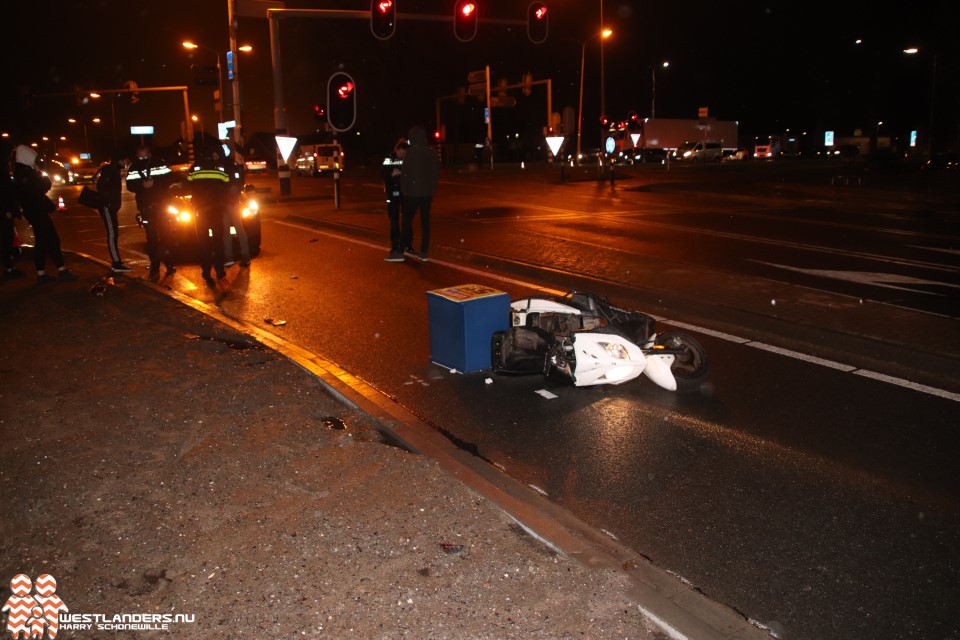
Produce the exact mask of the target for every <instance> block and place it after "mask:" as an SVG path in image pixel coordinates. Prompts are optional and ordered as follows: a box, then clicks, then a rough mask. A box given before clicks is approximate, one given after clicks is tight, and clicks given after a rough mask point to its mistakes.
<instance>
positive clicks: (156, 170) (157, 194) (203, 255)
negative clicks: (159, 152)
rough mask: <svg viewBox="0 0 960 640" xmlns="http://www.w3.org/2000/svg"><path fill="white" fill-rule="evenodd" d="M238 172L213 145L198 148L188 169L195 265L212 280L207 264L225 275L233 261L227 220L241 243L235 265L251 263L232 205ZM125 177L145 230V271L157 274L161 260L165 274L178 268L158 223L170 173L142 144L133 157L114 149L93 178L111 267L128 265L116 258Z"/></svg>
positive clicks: (236, 196) (125, 269) (118, 269)
mask: <svg viewBox="0 0 960 640" xmlns="http://www.w3.org/2000/svg"><path fill="white" fill-rule="evenodd" d="M241 175H242V174H241V171H240V169H239V167H238V166H237V165H236V163H234V162H232V161H231V160H230V159H229V158H227V157H226V154H225V153H224V151H223V150H222V149H221V148H218V147H216V146H208V147H205V148H203V149H202V150H201V152H200V154H199V157H198V159H197V162H196V163H194V165H193V167H192V168H191V169H190V172H189V173H188V174H187V181H188V182H189V183H190V186H191V196H192V202H193V204H194V207H195V209H196V214H197V215H196V218H195V224H196V232H197V240H198V244H199V246H200V269H201V272H202V275H203V279H204V280H206V281H207V282H212V281H213V276H212V275H211V273H210V272H211V269H212V270H214V271H215V272H216V275H217V278H224V277H225V276H226V268H227V267H230V266H233V264H235V262H234V260H233V240H232V238H231V237H230V235H229V234H228V233H226V229H229V228H230V227H231V226H233V227H234V229H236V233H237V237H238V239H239V243H240V266H241V267H247V266H249V265H250V245H249V241H248V239H247V235H246V233H245V232H244V230H243V224H242V221H241V220H240V219H239V215H240V214H239V210H238V209H237V201H238V199H239V193H240V182H241ZM124 179H125V180H126V186H127V190H128V191H130V192H131V193H133V194H134V195H135V197H136V203H137V222H138V223H139V224H140V226H142V227H143V229H144V232H145V234H146V239H147V255H148V257H149V258H150V274H149V275H150V277H151V278H156V277H158V276H159V275H160V264H161V262H162V263H163V265H164V266H165V268H166V274H167V275H171V274H173V273H175V272H176V270H177V268H176V265H175V264H174V260H173V254H172V252H171V245H170V243H169V242H168V241H167V238H165V237H164V234H165V230H166V228H165V225H164V224H163V222H164V219H163V216H164V215H166V213H165V205H166V203H167V198H168V196H169V186H170V184H171V182H172V180H173V179H174V174H173V172H172V171H171V170H170V168H169V167H168V166H167V165H166V164H165V163H164V162H163V161H162V160H160V159H158V158H155V157H154V156H153V153H152V151H151V149H150V147H149V146H147V145H141V146H140V147H139V148H138V149H137V154H136V158H135V159H134V160H133V161H130V160H129V159H128V158H126V157H125V156H124V154H123V153H117V154H114V157H113V159H112V161H111V162H110V164H108V165H106V166H104V167H103V168H102V169H101V170H100V174H99V177H98V179H97V192H98V193H99V194H100V198H101V207H100V210H99V211H100V217H101V218H102V219H103V224H104V227H105V229H106V232H107V248H108V250H109V252H110V259H111V261H112V267H111V269H112V270H113V271H114V272H117V273H123V272H128V271H132V269H131V268H130V267H128V266H127V265H125V264H124V263H123V260H121V258H120V252H119V248H118V245H117V237H118V231H119V227H118V224H117V218H118V213H119V211H120V199H121V184H122V182H123V181H124Z"/></svg>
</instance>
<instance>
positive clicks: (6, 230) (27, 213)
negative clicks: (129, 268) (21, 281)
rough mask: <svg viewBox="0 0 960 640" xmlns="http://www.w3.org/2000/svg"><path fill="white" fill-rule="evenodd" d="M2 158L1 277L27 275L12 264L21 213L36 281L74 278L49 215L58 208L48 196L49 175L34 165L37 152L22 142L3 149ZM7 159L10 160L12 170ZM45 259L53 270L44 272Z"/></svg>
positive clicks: (0, 199)
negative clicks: (28, 232) (31, 244)
mask: <svg viewBox="0 0 960 640" xmlns="http://www.w3.org/2000/svg"><path fill="white" fill-rule="evenodd" d="M11 156H12V157H11ZM3 158H4V162H3V163H2V165H3V175H2V179H0V206H2V208H3V212H2V216H0V242H2V244H3V247H2V249H0V254H2V262H3V277H4V278H17V277H22V276H25V275H26V273H25V272H24V271H22V270H20V269H18V268H17V267H16V266H15V265H14V258H15V257H16V248H15V247H14V237H15V233H16V226H15V223H14V220H15V219H17V218H19V217H20V216H21V215H22V216H23V217H24V218H26V220H27V222H28V223H29V224H30V226H31V227H32V228H33V235H34V251H33V259H34V265H35V266H36V268H37V282H44V283H45V282H53V281H54V280H59V281H61V282H73V281H75V280H77V275H76V274H75V273H73V272H72V271H70V270H69V269H68V268H67V267H66V266H65V265H64V261H63V252H62V251H61V250H60V236H59V234H57V228H56V226H54V224H53V219H52V218H51V217H50V214H51V213H53V212H54V211H56V210H57V205H56V204H55V203H54V202H53V200H51V199H50V198H49V197H48V196H47V192H48V191H49V190H50V187H51V184H50V178H48V177H47V176H45V175H44V174H43V172H42V171H40V169H39V168H38V167H37V152H36V151H35V150H34V149H32V148H31V147H28V146H26V145H22V144H21V145H17V147H16V148H14V149H10V148H9V146H7V147H6V148H5V149H4V150H3ZM8 159H12V161H13V162H12V164H13V171H12V172H11V170H10V162H8V161H7V160H8ZM48 258H49V259H50V261H51V262H53V266H54V267H55V268H56V270H55V271H54V272H52V273H51V272H48V271H47V259H48Z"/></svg>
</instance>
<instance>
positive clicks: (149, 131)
mask: <svg viewBox="0 0 960 640" xmlns="http://www.w3.org/2000/svg"><path fill="white" fill-rule="evenodd" d="M130 135H132V136H152V135H153V127H152V126H151V125H142V126H136V125H134V126H131V127H130Z"/></svg>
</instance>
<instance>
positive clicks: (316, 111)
mask: <svg viewBox="0 0 960 640" xmlns="http://www.w3.org/2000/svg"><path fill="white" fill-rule="evenodd" d="M313 115H314V117H315V118H325V117H326V115H327V108H326V107H325V106H323V105H322V104H315V105H313Z"/></svg>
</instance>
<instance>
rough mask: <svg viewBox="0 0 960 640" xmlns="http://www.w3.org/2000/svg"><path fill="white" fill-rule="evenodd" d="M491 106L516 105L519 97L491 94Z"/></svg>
mask: <svg viewBox="0 0 960 640" xmlns="http://www.w3.org/2000/svg"><path fill="white" fill-rule="evenodd" d="M490 106H491V107H515V106H517V99H516V98H514V97H513V96H490Z"/></svg>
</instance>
